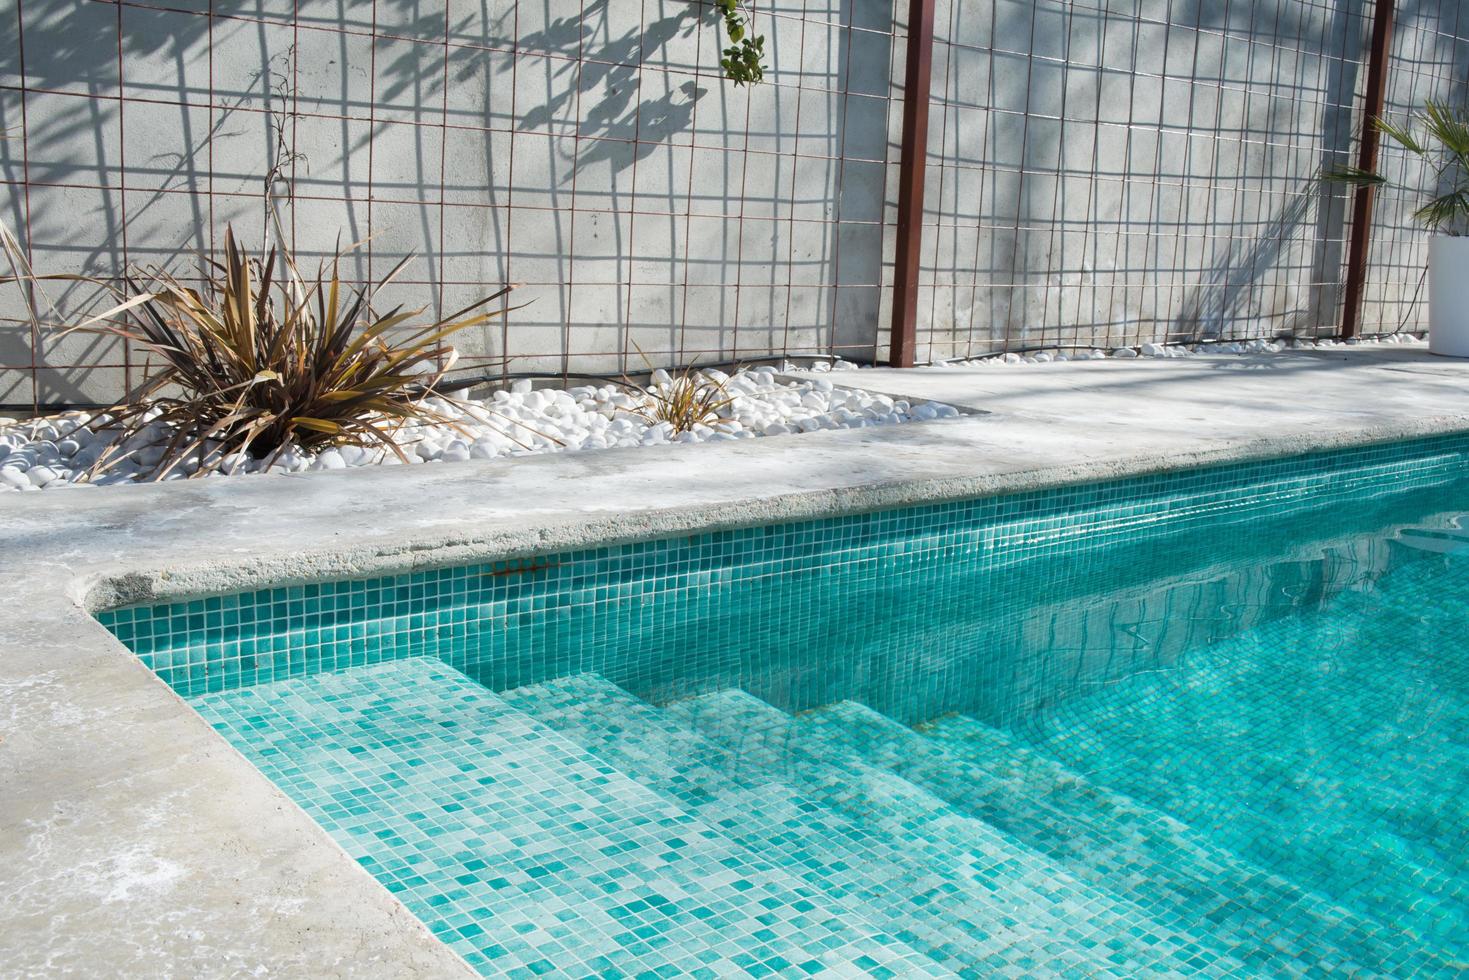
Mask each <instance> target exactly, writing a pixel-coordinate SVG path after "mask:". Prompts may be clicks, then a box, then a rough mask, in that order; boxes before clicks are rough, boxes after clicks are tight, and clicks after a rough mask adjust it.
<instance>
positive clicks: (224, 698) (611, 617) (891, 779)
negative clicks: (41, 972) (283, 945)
mask: <svg viewBox="0 0 1469 980" xmlns="http://www.w3.org/2000/svg"><path fill="white" fill-rule="evenodd" d="M1466 515H1469V439H1464V438H1444V439H1433V440H1420V441H1415V442H1408V443H1397V444H1391V445H1385V446H1378V447H1369V448H1364V449H1358V450H1352V451H1345V452H1337V453H1326V454H1317V455H1312V456H1303V457H1298V458H1293V459H1287V460H1276V461H1269V462H1264V463H1252V464H1242V465H1236V466H1230V467H1216V468H1211V469H1201V470H1195V471H1189V472H1186V473H1176V474H1170V475H1159V476H1151V477H1144V478H1133V479H1128V480H1118V481H1113V482H1110V483H1106V484H1098V485H1096V486H1091V487H1081V488H1061V489H1055V490H1046V491H1037V492H1034V493H1030V494H1026V495H1020V496H1013V497H1003V498H991V499H986V500H979V501H961V502H956V503H950V504H940V505H932V506H928V507H923V508H914V509H909V510H902V511H891V512H884V513H879V514H866V515H853V516H848V517H839V518H832V519H828V520H822V521H811V522H804V523H795V524H787V525H781V526H778V527H770V528H751V529H739V530H731V531H720V532H711V533H708V534H703V535H696V536H692V537H686V538H679V539H672V540H667V541H658V542H644V543H636V544H628V545H619V546H613V547H608V548H602V549H595V550H589V551H584V552H576V553H569V554H563V555H551V556H541V557H534V558H526V559H522V560H517V561H506V562H498V563H493V564H489V565H484V566H476V567H473V568H457V569H444V570H435V571H428V572H418V573H414V574H411V575H404V576H398V577H390V578H380V579H373V580H369V581H360V582H342V583H324V584H320V585H309V586H292V587H286V588H280V589H271V590H263V591H260V592H254V593H248V594H242V595H235V596H222V597H215V598H211V599H201V600H192V601H188V602H182V603H179V604H176V605H160V606H155V607H143V608H134V609H125V610H115V611H112V612H108V613H104V614H102V616H101V617H100V618H102V620H103V621H104V623H106V624H107V625H108V626H109V628H111V629H112V630H113V631H114V632H115V633H116V634H117V635H118V636H119V638H121V639H122V640H123V641H124V642H126V643H128V644H129V645H130V646H131V647H132V648H133V649H134V650H135V651H136V652H137V653H138V654H139V656H141V657H142V658H143V659H144V661H145V662H146V663H148V664H149V666H150V667H152V668H153V669H154V670H155V671H157V672H158V674H159V675H160V677H162V678H163V679H164V680H166V681H167V682H168V683H170V684H171V685H173V686H174V688H175V689H176V690H178V691H179V693H180V694H182V695H183V696H184V697H186V698H187V699H188V700H189V701H190V703H191V704H192V705H193V706H194V707H195V708H196V709H197V710H198V711H199V713H200V714H201V715H203V717H204V718H205V719H207V720H208V721H209V722H210V723H211V724H212V725H213V726H214V727H215V728H216V729H217V730H218V731H219V732H221V733H222V734H223V735H224V736H225V737H226V738H227V739H229V741H230V742H231V743H232V744H234V745H235V746H236V747H237V748H238V749H239V750H240V751H241V752H243V753H244V754H245V755H246V756H247V757H248V758H250V759H251V760H252V761H253V762H254V763H255V764H256V765H257V766H258V767H259V768H260V769H261V770H262V771H263V772H264V773H265V774H266V775H267V776H269V777H270V778H271V779H272V780H273V781H275V782H276V784H277V785H279V786H280V787H281V788H282V789H283V790H284V791H285V792H286V793H287V794H289V795H290V796H291V797H292V798H293V799H295V800H296V801H297V802H298V803H300V804H301V806H302V807H303V808H304V809H305V810H306V811H307V812H308V813H310V814H311V815H312V817H313V818H315V819H316V820H317V821H318V822H319V823H320V824H321V825H322V826H323V827H324V828H325V829H326V830H327V831H328V832H329V833H330V834H331V835H332V836H333V837H334V838H336V840H338V841H339V842H340V843H341V844H342V846H343V847H345V848H346V849H347V850H348V852H349V853H351V854H352V855H353V857H355V858H356V859H357V860H358V861H360V862H361V863H362V864H363V866H364V867H366V868H367V869H368V870H369V871H371V872H372V874H374V875H375V876H376V877H377V878H378V880H379V881H381V882H382V883H383V884H384V885H385V886H386V887H387V888H389V889H390V890H391V891H393V892H394V893H395V894H397V895H398V896H399V897H400V898H401V899H402V900H403V901H404V902H405V904H406V905H407V906H408V907H409V908H410V909H411V910H412V911H413V912H414V913H415V914H416V915H417V916H419V917H420V918H421V919H422V920H423V921H424V922H425V923H426V924H427V925H428V926H429V927H430V928H431V929H433V930H434V932H435V933H436V934H437V935H439V936H440V937H441V938H442V939H443V940H444V941H445V942H448V943H450V944H451V945H452V946H453V947H454V948H455V949H456V950H458V951H459V952H460V953H461V954H462V955H463V956H464V957H465V958H466V960H468V961H469V962H470V963H471V964H472V965H474V966H475V967H477V968H478V969H480V970H481V971H482V972H484V973H486V974H492V975H512V976H537V975H556V976H594V975H595V976H683V975H693V976H708V977H724V976H731V975H754V976H762V975H769V976H807V975H830V976H852V975H872V976H955V975H958V976H966V977H987V976H995V975H1003V976H1025V975H1036V976H1056V975H1063V976H1119V977H1121V976H1127V977H1132V976H1147V975H1153V976H1169V975H1180V974H1189V975H1194V974H1198V975H1214V976H1282V975H1312V976H1319V975H1338V974H1339V975H1344V976H1401V977H1410V976H1411V977H1418V976H1461V975H1465V973H1466V972H1469V856H1466V855H1469V848H1466V844H1469V735H1466V734H1465V733H1466V732H1469V611H1466V609H1469V606H1466V601H1469V516H1466Z"/></svg>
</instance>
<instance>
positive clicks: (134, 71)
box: [0, 0, 897, 405]
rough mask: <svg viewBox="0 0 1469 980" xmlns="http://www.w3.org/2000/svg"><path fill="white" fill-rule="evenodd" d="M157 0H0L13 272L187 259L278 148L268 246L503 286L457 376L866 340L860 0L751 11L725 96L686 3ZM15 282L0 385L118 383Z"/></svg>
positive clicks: (882, 144) (424, 277)
mask: <svg viewBox="0 0 1469 980" xmlns="http://www.w3.org/2000/svg"><path fill="white" fill-rule="evenodd" d="M169 6H170V7H172V6H173V5H169ZM181 6H183V7H185V8H189V9H164V6H163V5H162V4H161V3H160V5H158V6H151V5H145V4H133V3H124V4H121V5H119V4H118V3H115V2H110V0H25V3H24V4H23V5H21V4H18V3H17V2H16V0H0V127H3V128H4V129H5V130H7V131H8V132H9V133H10V134H11V137H12V138H11V139H8V140H7V141H5V142H4V143H0V173H3V179H4V180H5V182H6V183H5V185H4V186H3V187H0V216H3V218H4V220H5V221H7V222H8V223H9V224H10V225H11V226H12V227H13V228H15V229H16V230H17V232H18V233H19V234H20V235H21V238H22V240H23V241H25V242H26V244H27V245H28V247H29V248H30V251H31V253H32V256H33V263H34V265H35V267H36V268H37V270H38V271H51V272H78V271H92V272H96V273H99V274H110V273H115V272H116V271H118V270H120V269H122V268H124V267H125V266H126V265H128V264H130V263H131V264H146V263H169V264H171V265H172V266H174V267H175V268H180V269H182V270H188V269H189V268H192V267H193V265H194V263H193V260H192V259H191V255H192V254H193V253H195V252H199V251H207V250H209V249H210V248H212V247H213V246H214V245H216V244H217V243H218V242H219V241H220V238H221V235H222V232H223V229H224V227H225V225H226V224H227V223H232V224H233V225H234V227H235V229H236V231H237V232H238V233H242V234H243V235H245V236H246V237H247V238H249V239H251V240H254V241H259V240H260V239H261V236H262V224H263V217H262V215H263V208H262V199H263V192H264V179H263V178H264V175H265V173H266V172H267V171H268V170H269V169H270V168H271V165H272V163H273V162H278V161H284V162H285V167H284V170H283V179H282V180H280V181H278V182H277V183H276V188H275V190H276V193H277V195H278V196H280V197H286V196H289V197H291V201H290V202H289V203H288V204H285V205H283V211H284V212H285V216H286V222H287V227H288V229H289V234H290V235H291V236H292V238H293V245H294V247H295V249H296V251H297V255H298V257H300V258H305V259H313V258H315V257H318V256H321V255H324V254H326V253H327V252H328V251H329V250H330V248H331V247H332V245H333V243H334V241H335V240H336V238H337V236H338V234H340V235H342V236H343V240H344V241H353V240H357V239H362V238H368V239H369V243H368V245H367V246H366V247H365V248H364V249H363V250H362V251H361V252H360V253H359V254H358V255H357V257H356V258H355V259H354V261H353V262H351V263H350V269H349V270H348V271H349V274H350V275H351V276H353V277H355V278H357V279H360V280H372V279H374V278H376V277H380V276H381V275H383V274H384V273H385V272H386V271H387V270H388V269H389V268H391V266H392V265H393V264H394V263H395V262H397V261H398V260H399V259H400V258H401V257H402V256H404V255H407V254H409V253H413V254H415V255H416V256H417V259H416V261H415V262H414V264H413V265H412V266H411V267H410V268H409V270H408V271H407V273H406V274H405V275H404V276H403V277H402V278H401V279H400V280H399V282H400V284H399V285H397V286H395V287H394V288H393V289H392V290H391V292H390V296H391V298H392V299H395V300H397V299H401V300H402V301H404V302H406V303H408V304H410V305H412V306H417V305H427V306H428V307H430V309H432V310H436V311H450V310H453V309H457V308H459V307H460V306H462V305H463V304H465V303H467V302H469V301H471V300H472V299H474V298H477V297H478V296H480V295H483V294H484V293H485V292H486V291H487V290H489V289H492V288H494V287H496V286H498V285H499V284H501V283H504V282H517V283H522V284H523V285H522V287H521V289H520V290H519V292H518V293H517V294H516V300H517V302H520V303H526V304H528V305H526V307H525V308H524V309H523V310H520V311H519V312H517V313H516V314H515V315H514V316H513V318H512V319H511V320H510V321H509V322H508V324H507V325H506V326H505V327H504V329H499V328H495V329H485V330H483V331H480V332H478V334H476V335H474V336H465V335H461V337H460V341H459V346H460V348H461V350H462V353H464V354H465V355H467V356H466V357H465V358H464V359H463V360H461V362H460V363H461V364H462V365H465V366H466V367H467V368H469V369H471V370H474V369H479V370H486V371H498V370H500V369H501V368H502V367H503V366H504V365H505V363H506V359H507V358H508V361H509V363H508V367H509V370H511V371H598V372H603V371H619V370H624V369H628V368H631V369H634V370H636V369H639V368H640V367H641V366H642V364H643V357H642V355H641V354H640V353H639V350H641V351H642V352H645V353H646V356H647V357H648V359H649V360H651V361H652V362H653V363H655V364H659V363H669V362H686V361H690V360H704V361H713V360H722V359H731V358H738V357H744V356H751V355H758V354H763V353H766V352H769V351H771V350H790V351H808V352H829V351H841V352H845V353H847V354H848V355H849V356H854V357H861V358H864V359H869V360H870V359H871V358H872V357H873V353H874V351H873V345H874V338H875V335H876V329H875V328H876V320H877V311H878V305H879V295H878V294H879V284H880V281H881V275H880V263H881V260H882V255H881V250H882V227H881V221H882V218H883V214H882V209H881V202H882V199H883V194H884V188H885V185H886V184H887V182H888V179H889V178H888V171H889V169H891V168H890V165H889V163H888V158H889V141H888V130H889V125H890V119H895V118H896V117H897V114H896V112H895V103H894V102H893V90H892V86H891V85H890V83H889V81H888V80H889V78H890V77H892V70H891V66H890V61H891V58H892V51H893V49H894V42H893V25H892V18H891V15H890V12H889V11H890V2H889V0H810V2H803V0H781V2H780V3H779V4H778V5H776V6H774V7H771V8H765V9H763V11H762V15H761V26H760V29H761V30H762V31H763V32H764V33H765V34H766V35H767V37H768V41H767V49H768V52H769V63H770V67H771V70H770V72H769V74H768V76H767V81H766V83H765V84H762V85H759V86H756V87H752V88H736V87H734V86H733V85H731V84H729V83H727V82H725V81H724V80H723V78H722V77H721V76H720V74H719V70H718V57H719V53H718V48H719V46H720V44H721V42H722V40H723V38H722V34H721V32H720V28H719V26H718V21H717V19H716V18H715V16H714V11H713V10H712V8H710V7H708V6H707V5H700V4H697V3H691V2H689V0H522V2H520V3H514V2H506V0H493V2H482V0H472V2H465V0H377V2H376V3H372V2H366V0H300V2H294V0H228V2H226V0H214V2H213V3H197V4H194V3H186V4H183V5H181ZM277 127H283V128H282V129H281V130H280V132H279V133H278V132H277ZM282 137H283V138H282ZM52 293H53V298H54V299H56V301H57V302H58V304H59V305H60V306H61V307H62V308H63V309H64V310H66V311H68V312H71V311H76V310H80V309H84V308H86V306H87V304H88V302H90V301H93V300H94V299H95V297H93V296H92V295H91V291H89V290H88V289H86V288H83V287H72V288H62V287H60V286H58V287H56V288H55V289H54V290H53V291H52ZM20 300H21V297H20V295H19V293H18V292H16V291H15V290H14V289H13V288H7V289H5V290H4V295H0V304H3V305H0V315H3V316H4V317H5V318H6V319H5V323H4V325H3V328H0V404H11V405H25V404H27V403H30V402H32V401H38V402H40V403H43V404H44V403H66V402H77V401H95V400H105V399H108V398H111V397H115V396H116V395H117V394H118V393H120V392H121V391H122V390H123V387H124V385H125V384H126V383H128V382H130V381H131V382H133V383H136V382H137V381H138V380H139V379H140V378H141V377H142V374H143V371H142V361H141V355H140V354H139V352H137V351H128V350H125V349H122V348H121V346H120V345H118V344H115V343H109V342H103V341H98V340H97V339H96V338H93V337H85V336H82V335H79V334H74V335H71V336H69V337H66V338H56V337H50V336H43V337H34V336H31V331H30V330H29V329H28V328H27V327H26V325H25V323H24V322H23V321H24V315H23V314H24V307H23V306H22V304H21V302H20Z"/></svg>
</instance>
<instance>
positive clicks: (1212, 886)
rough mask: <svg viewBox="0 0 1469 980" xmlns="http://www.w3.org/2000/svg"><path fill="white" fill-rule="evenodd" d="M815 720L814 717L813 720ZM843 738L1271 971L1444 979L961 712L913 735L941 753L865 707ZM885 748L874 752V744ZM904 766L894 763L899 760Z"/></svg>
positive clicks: (1158, 814)
mask: <svg viewBox="0 0 1469 980" xmlns="http://www.w3.org/2000/svg"><path fill="white" fill-rule="evenodd" d="M818 714H820V713H818ZM833 715H834V721H835V723H836V724H838V725H841V726H842V727H843V728H844V729H845V730H848V731H860V730H862V729H863V728H866V729H868V730H869V732H870V735H869V740H868V743H867V744H868V745H869V746H871V747H873V751H874V754H875V755H880V756H882V757H883V759H884V761H886V762H888V764H896V765H897V766H899V767H900V769H901V771H904V772H908V773H911V774H914V776H915V778H919V779H920V780H922V781H925V782H927V779H925V778H924V776H922V775H921V774H924V773H927V774H931V776H930V778H932V779H933V780H936V781H938V782H941V783H942V784H943V785H942V787H941V788H942V791H943V792H942V794H941V795H945V796H947V797H949V798H954V797H955V796H957V797H959V798H961V799H962V800H963V801H965V803H966V804H967V805H968V806H971V807H975V808H978V809H979V810H980V811H981V812H982V813H983V815H984V816H985V818H986V819H988V820H991V821H992V822H994V823H996V824H997V825H999V826H1001V827H1004V828H1006V829H1007V830H1010V831H1011V832H1012V833H1015V834H1016V835H1017V836H1019V837H1021V838H1022V839H1024V840H1027V841H1029V842H1031V843H1033V844H1034V845H1035V846H1036V847H1039V848H1040V849H1042V850H1045V851H1046V852H1047V853H1050V854H1053V855H1055V856H1056V857H1057V858H1058V859H1061V860H1064V861H1066V862H1067V865H1068V867H1072V868H1076V869H1078V870H1079V871H1080V872H1081V873H1083V874H1086V875H1088V876H1092V877H1095V878H1096V879H1097V880H1099V881H1102V882H1133V883H1136V882H1138V881H1139V877H1140V879H1141V883H1137V884H1135V885H1134V887H1136V888H1137V889H1138V891H1139V893H1140V894H1143V895H1146V896H1147V897H1148V898H1149V899H1150V901H1153V902H1158V903H1163V902H1168V903H1172V904H1173V905H1175V906H1177V907H1179V908H1180V909H1181V910H1183V911H1184V912H1187V913H1191V914H1193V915H1194V916H1195V921H1196V926H1195V927H1196V928H1199V929H1203V928H1206V927H1207V926H1208V925H1209V924H1212V925H1213V926H1214V927H1215V931H1214V936H1215V937H1216V938H1217V939H1219V940H1230V942H1228V946H1229V948H1230V951H1231V953H1232V954H1233V955H1234V956H1235V957H1237V958H1238V959H1241V960H1244V961H1245V962H1248V963H1251V964H1252V965H1254V966H1257V967H1259V968H1262V969H1265V968H1269V969H1273V970H1276V971H1281V970H1286V969H1302V970H1308V971H1309V970H1333V971H1342V970H1346V969H1347V968H1348V965H1357V966H1359V967H1360V968H1362V969H1365V970H1367V971H1370V972H1372V973H1377V974H1383V973H1385V974H1390V975H1398V976H1429V975H1433V974H1435V973H1447V972H1448V971H1449V967H1448V964H1447V963H1446V962H1445V961H1444V959H1443V958H1442V957H1439V956H1437V955H1435V954H1434V953H1433V952H1431V951H1426V950H1424V949H1423V948H1422V944H1421V943H1419V942H1417V941H1415V940H1413V939H1411V938H1410V937H1407V936H1405V935H1404V934H1403V933H1402V932H1401V930H1398V929H1395V928H1390V927H1388V926H1385V925H1383V924H1382V923H1379V922H1376V921H1374V920H1371V919H1368V918H1365V917H1363V916H1360V915H1357V914H1354V913H1352V912H1350V911H1348V910H1347V909H1344V908H1342V907H1340V906H1337V905H1333V904H1332V903H1330V902H1329V901H1328V900H1327V899H1326V898H1324V897H1323V896H1320V895H1318V894H1315V893H1310V892H1306V891H1304V890H1303V889H1301V888H1299V887H1297V886H1296V885H1294V884H1292V883H1291V882H1289V881H1287V880H1286V879H1284V878H1282V877H1280V876H1279V875H1277V874H1273V873H1270V872H1268V871H1266V870H1264V869H1262V868H1260V867H1258V866H1256V865H1253V864H1250V863H1248V862H1246V861H1243V860H1242V859H1240V858H1239V857H1238V856H1237V855H1236V854H1234V852H1232V851H1228V850H1225V849H1224V848H1222V847H1220V846H1218V845H1217V844H1216V843H1214V842H1213V841H1212V840H1211V839H1209V838H1207V837H1205V836H1203V835H1202V834H1199V833H1197V832H1195V831H1194V830H1192V829H1191V828H1189V827H1188V826H1187V825H1185V824H1184V823H1182V822H1181V821H1179V820H1177V819H1175V818H1174V817H1172V816H1170V815H1168V814H1167V813H1164V812H1162V811H1160V810H1157V809H1155V808H1153V807H1149V806H1146V805H1144V804H1142V803H1139V802H1137V801H1136V800H1133V799H1131V798H1130V797H1128V796H1126V795H1124V794H1122V793H1118V792H1116V791H1114V790H1111V789H1109V788H1108V787H1106V786H1104V785H1102V784H1100V783H1098V782H1094V781H1092V780H1090V779H1087V778H1085V777H1083V776H1081V775H1080V774H1078V773H1076V772H1074V771H1072V770H1070V769H1068V768H1067V767H1066V766H1064V765H1062V764H1061V763H1059V762H1057V761H1056V760H1054V759H1052V758H1050V757H1049V756H1046V755H1044V754H1042V753H1040V752H1037V751H1035V750H1034V749H1031V748H1029V747H1028V746H1026V745H1025V744H1024V743H1022V742H1021V741H1020V740H1019V739H1018V738H1016V737H1014V736H1012V735H1010V734H1008V733H1006V732H1003V731H1001V730H999V729H996V728H994V727H992V726H989V725H986V724H984V723H983V722H980V721H977V720H975V719H973V718H969V717H966V716H963V715H950V716H947V717H945V718H942V719H939V720H937V721H935V722H931V723H929V724H926V725H921V726H919V728H918V731H919V732H920V733H921V734H922V735H923V736H925V737H926V738H927V739H928V740H931V741H932V742H934V743H936V745H937V746H938V747H939V748H940V749H941V750H942V754H939V753H935V752H934V751H933V750H932V749H930V748H929V747H928V746H925V745H922V744H921V743H915V741H914V737H913V733H912V732H910V731H908V730H906V729H901V728H898V729H895V728H892V727H891V726H890V724H889V723H887V721H886V719H881V718H880V717H874V716H873V715H872V713H871V712H868V711H866V709H862V708H861V707H860V706H844V708H843V710H839V711H835V712H833ZM879 746H881V748H878V747H879ZM899 760H901V761H899Z"/></svg>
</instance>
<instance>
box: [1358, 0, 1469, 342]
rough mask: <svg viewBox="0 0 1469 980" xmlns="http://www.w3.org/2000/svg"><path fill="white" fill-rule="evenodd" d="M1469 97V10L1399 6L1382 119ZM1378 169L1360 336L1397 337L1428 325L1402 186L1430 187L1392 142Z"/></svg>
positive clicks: (1457, 4)
mask: <svg viewBox="0 0 1469 980" xmlns="http://www.w3.org/2000/svg"><path fill="white" fill-rule="evenodd" d="M1466 96H1469V10H1466V9H1465V4H1463V3H1462V2H1461V0H1419V2H1417V3H1405V4H1400V5H1399V8H1398V13H1397V20H1396V24H1395V25H1394V28H1393V43H1392V60H1391V62H1390V67H1389V69H1388V75H1387V93H1386V106H1385V115H1387V117H1388V118H1390V119H1393V120H1395V121H1397V122H1402V121H1404V120H1405V119H1406V118H1407V116H1408V114H1409V113H1411V112H1413V111H1415V110H1418V109H1421V108H1422V107H1423V102H1424V100H1425V99H1445V100H1449V101H1450V102H1453V103H1457V104H1460V105H1462V104H1464V100H1465V98H1466ZM1379 170H1380V171H1381V172H1382V173H1383V174H1384V175H1385V176H1387V177H1388V179H1389V180H1390V181H1391V182H1392V183H1391V185H1390V186H1388V187H1385V188H1382V189H1379V190H1378V192H1377V204H1376V207H1375V209H1374V211H1375V214H1374V218H1373V223H1372V237H1371V243H1370V246H1369V249H1368V253H1367V260H1368V269H1367V283H1366V289H1365V291H1364V293H1363V297H1362V330H1363V332H1364V333H1368V334H1374V333H1395V332H1397V331H1400V330H1403V329H1415V328H1418V327H1423V326H1426V325H1427V322H1428V308H1427V302H1428V284H1427V281H1426V279H1425V275H1426V273H1427V269H1428V235H1426V234H1425V233H1424V231H1423V229H1422V228H1421V227H1420V226H1418V225H1417V224H1415V223H1414V222H1413V220H1412V214H1413V212H1414V211H1416V210H1417V209H1418V208H1419V207H1420V206H1422V204H1423V203H1424V196H1423V194H1422V193H1420V192H1418V191H1416V190H1406V189H1405V188H1420V187H1432V186H1433V182H1432V180H1431V175H1430V174H1429V173H1428V172H1427V170H1426V169H1425V166H1424V164H1423V162H1422V161H1421V160H1418V159H1416V158H1414V157H1412V156H1410V155H1409V154H1408V153H1407V152H1406V151H1404V150H1403V149H1402V148H1401V147H1399V146H1397V144H1395V143H1393V142H1392V141H1391V140H1385V141H1384V142H1383V146H1382V150H1381V161H1380V164H1379Z"/></svg>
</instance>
